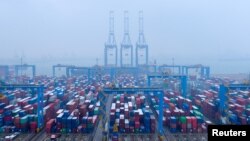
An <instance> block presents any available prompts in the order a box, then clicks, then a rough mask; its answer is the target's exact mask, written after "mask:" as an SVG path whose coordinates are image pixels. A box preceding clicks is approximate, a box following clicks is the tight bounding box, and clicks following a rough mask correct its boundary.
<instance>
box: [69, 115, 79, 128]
mask: <svg viewBox="0 0 250 141" xmlns="http://www.w3.org/2000/svg"><path fill="white" fill-rule="evenodd" d="M78 125H79V120H78V118H77V117H72V118H71V128H77V126H78Z"/></svg>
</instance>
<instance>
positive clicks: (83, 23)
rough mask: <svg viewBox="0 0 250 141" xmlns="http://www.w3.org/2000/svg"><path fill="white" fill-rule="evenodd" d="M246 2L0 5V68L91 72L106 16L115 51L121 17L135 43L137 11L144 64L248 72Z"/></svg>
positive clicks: (26, 1) (28, 0) (10, 1)
mask: <svg viewBox="0 0 250 141" xmlns="http://www.w3.org/2000/svg"><path fill="white" fill-rule="evenodd" d="M249 6H250V1H249V0H126V1H119V0H88V1H87V0H1V1H0V52H1V55H0V64H1V65H4V64H20V60H21V58H22V60H23V63H27V64H36V65H37V70H38V73H39V74H42V73H51V65H53V64H59V63H60V64H74V65H79V66H91V65H94V64H96V63H97V62H96V58H98V60H99V61H98V63H99V64H100V65H103V62H104V53H103V52H104V43H105V42H106V41H107V39H108V29H109V25H108V24H109V21H108V20H109V11H110V10H113V11H114V15H115V36H116V42H117V45H118V48H120V43H121V41H122V38H123V31H124V29H123V27H124V25H123V12H124V10H127V11H128V12H129V23H130V25H129V28H130V29H129V30H130V38H131V41H132V43H133V45H134V46H135V43H136V41H137V39H138V12H139V11H140V10H142V11H143V15H144V33H145V37H146V41H147V43H148V45H149V62H150V63H152V62H153V61H154V60H157V64H172V63H173V62H172V58H174V63H175V64H180V65H189V64H204V65H209V66H210V67H211V73H248V72H250V8H249Z"/></svg>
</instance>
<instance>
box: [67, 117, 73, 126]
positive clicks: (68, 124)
mask: <svg viewBox="0 0 250 141" xmlns="http://www.w3.org/2000/svg"><path fill="white" fill-rule="evenodd" d="M71 120H72V117H71V116H69V117H68V118H67V126H66V127H67V128H70V129H71V127H72V124H71Z"/></svg>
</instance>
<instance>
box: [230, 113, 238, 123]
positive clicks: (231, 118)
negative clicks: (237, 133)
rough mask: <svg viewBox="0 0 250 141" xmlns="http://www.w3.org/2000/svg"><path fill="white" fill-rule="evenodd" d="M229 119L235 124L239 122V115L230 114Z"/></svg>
mask: <svg viewBox="0 0 250 141" xmlns="http://www.w3.org/2000/svg"><path fill="white" fill-rule="evenodd" d="M229 121H231V122H232V123H233V124H237V122H238V118H237V116H236V115H235V114H231V115H230V116H229Z"/></svg>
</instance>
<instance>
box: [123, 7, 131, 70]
mask: <svg viewBox="0 0 250 141" xmlns="http://www.w3.org/2000/svg"><path fill="white" fill-rule="evenodd" d="M120 57H121V59H120V63H121V67H132V66H133V45H132V43H131V40H130V36H129V17H128V11H124V36H123V41H122V43H121V49H120Z"/></svg>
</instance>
